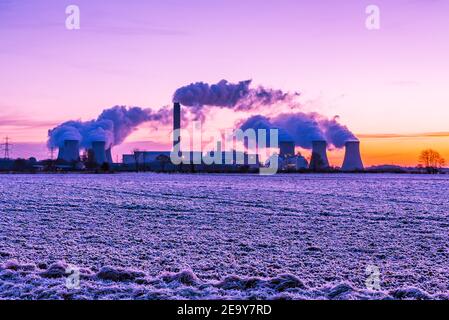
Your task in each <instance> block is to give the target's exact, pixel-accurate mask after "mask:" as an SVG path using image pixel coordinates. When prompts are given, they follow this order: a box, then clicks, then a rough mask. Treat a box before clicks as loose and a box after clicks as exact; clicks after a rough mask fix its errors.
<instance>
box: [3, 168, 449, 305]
mask: <svg viewBox="0 0 449 320" xmlns="http://www.w3.org/2000/svg"><path fill="white" fill-rule="evenodd" d="M448 190H449V177H444V176H439V177H431V176H408V175H279V176H273V177H261V176H247V175H156V174H124V175H113V176H102V175H97V176H95V175H65V176H63V175H34V176H27V175H17V176H6V175H4V176H1V175H0V299H448V298H449V275H448V270H449V241H448V240H449V236H448V234H449V233H448V230H449V219H448V218H449V209H448V208H449V192H448ZM69 264H70V265H73V266H76V267H77V268H80V273H81V274H80V288H79V289H68V288H67V287H66V280H67V277H68V274H66V268H67V266H68V265H69ZM367 266H377V267H378V268H379V270H380V287H381V288H380V290H378V291H373V290H368V289H367V287H366V284H365V281H366V279H367V274H366V273H365V271H366V268H367Z"/></svg>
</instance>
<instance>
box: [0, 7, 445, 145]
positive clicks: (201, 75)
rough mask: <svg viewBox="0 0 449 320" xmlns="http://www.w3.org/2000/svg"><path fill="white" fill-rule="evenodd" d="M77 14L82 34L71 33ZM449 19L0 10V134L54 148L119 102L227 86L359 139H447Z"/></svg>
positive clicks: (395, 10) (387, 11)
mask: <svg viewBox="0 0 449 320" xmlns="http://www.w3.org/2000/svg"><path fill="white" fill-rule="evenodd" d="M69 4H76V5H78V6H79V7H80V10H81V30H78V31H68V30H66V29H65V18H66V15H65V8H66V6H67V5H69ZM368 4H376V5H378V6H379V7H380V9H381V29H380V30H379V31H368V30H367V29H366V28H365V19H366V14H365V8H366V6H367V5H368ZM448 9H449V1H444V0H441V1H438V0H434V1H430V0H395V1H376V0H374V1H350V0H347V1H334V0H332V1H331V0H329V1H298V0H291V1H289V0H277V1H260V0H245V1H241V0H238V1H237V0H226V1H224V0H214V1H210V0H209V1H206V0H190V1H181V0H168V1H167V0H164V1H152V0H150V1H148V0H146V1H143V0H142V1H138V0H132V1H118V0H107V1H106V0H103V1H101V0H89V1H87V0H73V1H59V0H58V1H54V0H33V1H25V0H0V39H1V45H0V70H1V77H0V134H1V135H5V134H10V135H12V136H14V139H15V140H16V141H23V142H25V141H45V139H46V132H47V129H49V128H51V127H52V124H56V123H58V122H59V121H64V120H69V119H72V118H74V119H79V118H82V119H90V118H93V117H96V116H97V115H98V114H99V113H100V112H101V110H102V109H104V108H106V107H110V106H113V105H117V104H123V105H139V106H145V107H154V108H159V107H160V106H162V105H166V104H168V103H170V101H171V95H172V94H173V92H174V90H175V89H176V88H177V87H179V86H182V85H185V84H187V83H190V82H193V81H207V82H213V83H215V82H217V81H219V80H221V79H228V80H230V81H240V80H244V79H253V80H254V83H255V84H263V85H266V86H272V87H275V88H281V89H283V90H292V91H300V92H301V93H303V98H302V99H303V100H302V101H303V102H304V104H305V105H306V106H307V107H308V108H309V109H310V110H316V111H318V112H320V113H323V114H325V115H328V116H333V115H340V116H341V120H342V122H343V123H345V124H347V125H348V126H349V127H350V128H351V129H352V130H353V131H354V132H356V133H366V134H368V133H373V134H374V133H409V132H431V131H438V132H442V131H448V130H447V129H448V119H449V107H448V104H449V90H447V88H448V84H449V80H448V79H449V78H448V71H449V62H448V57H449V41H448V30H449V20H448V19H447V17H448V12H449V10H448ZM214 121H216V122H217V121H218V120H216V119H215V120H214V119H211V122H214ZM217 125H219V123H218V124H217ZM134 139H135V140H142V139H151V133H150V132H149V131H148V130H146V131H145V132H144V133H140V135H137V136H135V137H134Z"/></svg>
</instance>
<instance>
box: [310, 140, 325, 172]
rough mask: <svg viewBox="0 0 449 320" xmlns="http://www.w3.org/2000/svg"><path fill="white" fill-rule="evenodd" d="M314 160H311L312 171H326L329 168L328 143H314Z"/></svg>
mask: <svg viewBox="0 0 449 320" xmlns="http://www.w3.org/2000/svg"><path fill="white" fill-rule="evenodd" d="M312 145H313V149H312V159H311V160H310V169H311V170H325V169H328V168H329V160H328V159H327V152H326V149H327V142H326V141H313V142H312Z"/></svg>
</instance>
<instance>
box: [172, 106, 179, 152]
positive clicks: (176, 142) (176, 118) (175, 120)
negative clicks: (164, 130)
mask: <svg viewBox="0 0 449 320" xmlns="http://www.w3.org/2000/svg"><path fill="white" fill-rule="evenodd" d="M180 129H181V104H180V103H178V102H175V104H174V105H173V149H175V148H176V147H177V146H178V145H179V144H180V143H181V136H179V137H175V135H174V133H175V132H176V131H177V130H180ZM178 134H179V133H178Z"/></svg>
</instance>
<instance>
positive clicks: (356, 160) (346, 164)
mask: <svg viewBox="0 0 449 320" xmlns="http://www.w3.org/2000/svg"><path fill="white" fill-rule="evenodd" d="M341 169H342V170H343V171H363V170H365V168H364V166H363V161H362V156H361V155H360V141H356V140H354V141H348V142H346V153H345V160H344V161H343V166H342V168H341Z"/></svg>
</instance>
